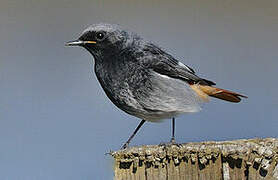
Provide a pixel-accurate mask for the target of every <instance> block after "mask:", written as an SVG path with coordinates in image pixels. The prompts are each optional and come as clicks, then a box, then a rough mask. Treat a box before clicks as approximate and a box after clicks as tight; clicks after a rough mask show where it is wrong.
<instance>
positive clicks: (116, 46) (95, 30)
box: [66, 23, 133, 59]
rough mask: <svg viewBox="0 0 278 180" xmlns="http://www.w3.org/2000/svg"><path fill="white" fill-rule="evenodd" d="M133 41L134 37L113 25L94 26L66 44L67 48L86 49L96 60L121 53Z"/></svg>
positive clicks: (101, 24)
mask: <svg viewBox="0 0 278 180" xmlns="http://www.w3.org/2000/svg"><path fill="white" fill-rule="evenodd" d="M131 41H133V35H132V34H130V33H128V32H127V31H126V30H124V29H122V28H121V27H120V26H118V25H113V24H104V23H100V24H94V25H91V26H90V27H88V28H87V29H85V30H84V31H83V33H82V34H81V36H80V37H79V38H78V39H77V40H75V41H70V42H68V43H66V45H67V46H81V47H84V48H86V49H87V50H88V51H89V52H90V53H91V54H92V55H93V56H94V57H95V58H96V59H101V57H103V56H109V55H113V54H115V53H119V52H120V51H122V50H124V49H125V48H127V47H128V46H129V44H130V43H131Z"/></svg>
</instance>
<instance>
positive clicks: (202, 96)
mask: <svg viewBox="0 0 278 180" xmlns="http://www.w3.org/2000/svg"><path fill="white" fill-rule="evenodd" d="M66 45H68V46H81V47H84V48H86V49H87V50H88V51H89V52H90V53H91V54H92V55H93V57H94V59H95V73H96V76H97V78H98V81H99V82H100V84H101V86H102V88H103V90H104V91H105V93H106V95H107V96H108V98H109V99H110V100H111V101H112V102H113V103H114V104H115V105H116V106H117V107H118V108H120V109H121V110H123V111H125V112H126V113H128V114H130V115H133V116H136V117H138V118H140V119H142V120H141V122H140V124H139V125H138V127H137V128H136V129H135V131H134V132H133V134H132V135H131V136H130V138H129V139H128V140H127V142H126V143H125V144H124V145H123V146H122V148H126V147H127V146H128V144H129V142H130V141H131V139H132V138H133V137H134V135H135V134H136V133H137V131H138V130H139V129H140V127H141V126H142V125H143V124H144V122H145V121H151V122H157V121H160V120H163V119H167V118H172V123H173V129H172V139H171V141H172V142H174V127H175V125H174V123H175V119H174V117H176V116H177V115H179V114H183V113H190V112H197V111H200V110H201V108H200V105H201V104H202V103H204V102H207V101H208V100H209V96H211V97H215V98H219V99H222V100H226V101H230V102H239V101H240V100H241V99H240V97H246V96H243V95H240V94H238V93H235V92H231V91H227V90H224V89H219V88H217V87H214V85H215V83H214V82H212V81H209V80H206V79H203V78H200V77H199V76H197V75H196V74H195V72H194V70H193V69H192V68H190V67H188V66H187V65H184V64H183V63H181V62H179V61H178V60H176V59H175V58H174V57H173V56H171V55H170V54H168V53H167V52H165V51H163V50H162V49H161V48H159V47H158V46H157V45H155V44H153V43H151V42H150V41H147V40H145V39H143V38H142V37H141V36H139V35H137V34H135V33H133V32H130V31H128V30H125V29H123V28H121V27H120V26H118V25H112V24H104V23H100V24H94V25H92V26H90V27H88V28H87V29H86V30H85V31H84V32H83V33H82V34H81V36H80V37H79V38H78V40H75V41H71V42H68V43H67V44H66Z"/></svg>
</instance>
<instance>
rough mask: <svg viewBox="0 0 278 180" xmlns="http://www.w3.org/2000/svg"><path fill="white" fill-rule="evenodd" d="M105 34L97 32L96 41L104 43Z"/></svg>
mask: <svg viewBox="0 0 278 180" xmlns="http://www.w3.org/2000/svg"><path fill="white" fill-rule="evenodd" d="M104 37H105V36H104V32H97V33H96V39H97V40H98V41H102V40H103V39H104Z"/></svg>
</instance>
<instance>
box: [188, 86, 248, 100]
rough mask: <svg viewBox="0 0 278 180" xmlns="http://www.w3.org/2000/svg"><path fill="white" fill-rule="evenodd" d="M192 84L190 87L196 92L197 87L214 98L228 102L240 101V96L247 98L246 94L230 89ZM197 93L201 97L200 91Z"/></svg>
mask: <svg viewBox="0 0 278 180" xmlns="http://www.w3.org/2000/svg"><path fill="white" fill-rule="evenodd" d="M192 86H194V87H192ZM192 86H191V87H192V89H193V90H195V92H197V91H196V89H199V90H201V91H202V92H203V93H205V94H206V95H208V96H211V97H215V98H218V99H222V100H225V101H229V102H236V103H237V102H240V100H241V97H243V98H247V96H244V95H241V94H238V93H235V92H232V91H228V90H225V89H220V88H217V87H212V86H207V85H192ZM196 87H197V88H196ZM197 94H198V95H199V96H200V95H201V97H203V94H202V93H200V92H197Z"/></svg>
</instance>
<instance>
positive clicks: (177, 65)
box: [144, 44, 215, 85]
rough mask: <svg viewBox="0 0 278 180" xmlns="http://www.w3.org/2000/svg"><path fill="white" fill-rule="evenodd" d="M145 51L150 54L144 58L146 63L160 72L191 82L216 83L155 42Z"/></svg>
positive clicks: (146, 46) (146, 47) (147, 46)
mask: <svg viewBox="0 0 278 180" xmlns="http://www.w3.org/2000/svg"><path fill="white" fill-rule="evenodd" d="M144 51H145V53H146V54H148V56H146V57H147V58H145V60H144V62H145V64H146V65H147V67H148V68H151V69H153V70H154V71H155V72H157V73H159V74H163V75H167V76H169V77H172V78H176V79H181V80H184V81H187V82H188V83H189V84H196V83H199V84H203V85H215V83H214V82H212V81H209V80H206V79H202V78H200V77H199V76H197V75H196V74H195V72H194V70H193V69H192V68H190V67H189V66H186V65H184V64H183V63H181V62H179V61H178V60H176V59H175V58H173V57H172V56H171V55H170V54H168V53H166V52H165V51H163V50H161V49H160V48H159V47H157V46H155V45H153V44H147V45H145V48H144Z"/></svg>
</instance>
